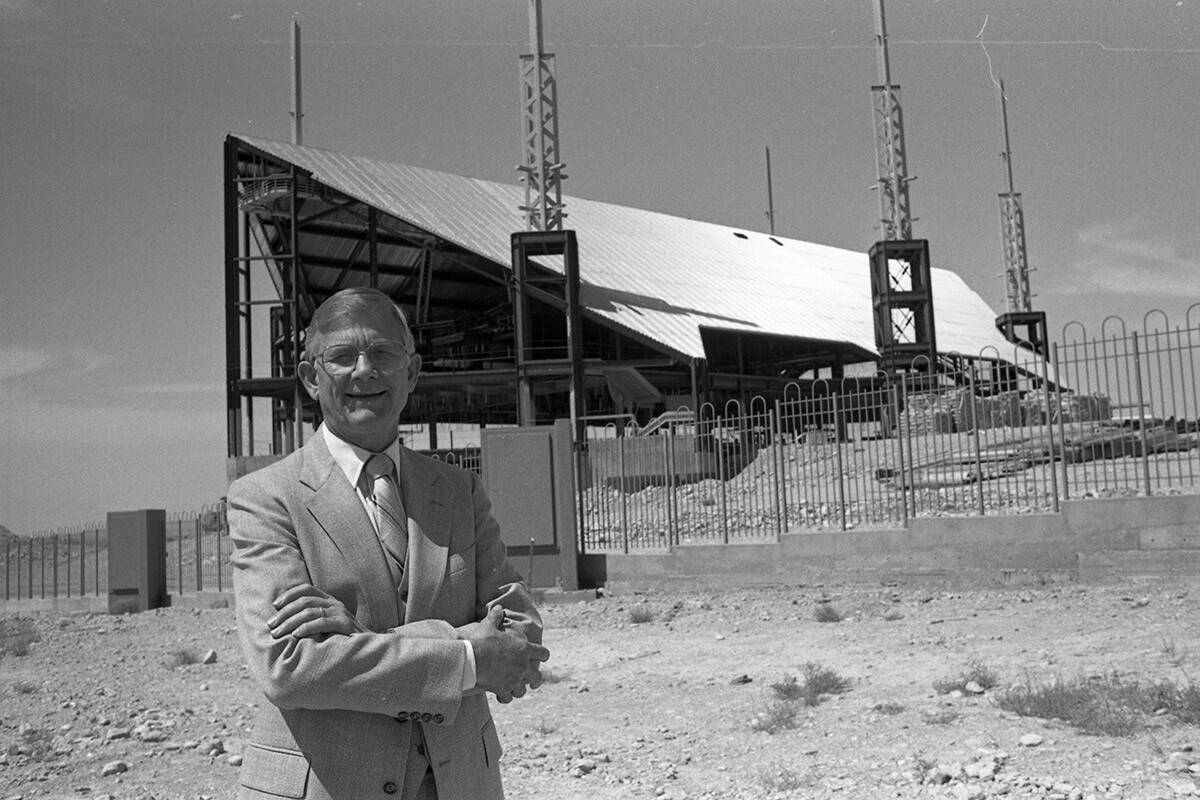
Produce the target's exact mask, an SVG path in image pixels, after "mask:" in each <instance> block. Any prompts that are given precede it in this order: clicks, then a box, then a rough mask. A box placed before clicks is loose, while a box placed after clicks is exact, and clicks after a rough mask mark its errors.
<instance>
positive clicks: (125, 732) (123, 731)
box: [104, 728, 133, 741]
mask: <svg viewBox="0 0 1200 800" xmlns="http://www.w3.org/2000/svg"><path fill="white" fill-rule="evenodd" d="M132 735H133V732H132V731H130V730H129V728H109V729H108V730H107V731H105V732H104V738H105V739H108V740H109V741H111V740H113V739H128V738H129V737H130V736H132Z"/></svg>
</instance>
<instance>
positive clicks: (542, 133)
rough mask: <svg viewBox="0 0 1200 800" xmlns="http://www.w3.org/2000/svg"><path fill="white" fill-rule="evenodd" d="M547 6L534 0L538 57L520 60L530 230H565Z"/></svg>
mask: <svg viewBox="0 0 1200 800" xmlns="http://www.w3.org/2000/svg"><path fill="white" fill-rule="evenodd" d="M542 41H543V40H542V0H529V43H530V48H531V49H532V50H533V53H532V54H530V55H524V56H521V140H522V142H521V143H522V146H523V147H524V150H525V153H524V160H523V161H522V163H521V165H520V166H518V167H517V169H518V170H520V171H521V172H523V173H524V176H523V178H522V180H524V182H525V204H524V205H523V206H521V207H520V210H521V211H522V212H523V213H524V215H525V229H526V230H530V231H552V230H562V223H563V217H565V216H566V212H564V211H563V202H562V181H563V179H564V178H566V177H567V176H566V175H564V174H563V172H562V170H563V167H564V165H563V163H562V161H561V159H560V158H559V155H558V83H557V81H555V79H554V54H553V53H546V52H544V48H543V43H542Z"/></svg>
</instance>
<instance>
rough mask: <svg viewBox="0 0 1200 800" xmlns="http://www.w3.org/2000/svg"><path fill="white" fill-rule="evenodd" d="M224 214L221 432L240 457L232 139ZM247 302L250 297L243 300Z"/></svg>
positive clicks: (228, 145) (229, 450) (228, 148)
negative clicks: (224, 433)
mask: <svg viewBox="0 0 1200 800" xmlns="http://www.w3.org/2000/svg"><path fill="white" fill-rule="evenodd" d="M224 155H225V173H224V184H223V188H224V214H225V221H224V222H225V429H226V454H227V455H228V456H229V457H230V458H234V457H236V456H240V455H241V454H242V423H241V418H242V412H241V409H242V404H241V400H240V398H239V395H238V390H237V382H238V378H240V377H241V367H240V365H239V363H238V362H239V360H240V357H241V353H240V351H241V347H240V345H241V343H240V342H239V341H238V321H239V320H238V313H239V308H240V306H239V304H238V301H239V300H240V298H239V296H238V278H239V275H238V270H239V269H240V267H241V264H240V262H239V260H238V241H239V238H238V213H239V212H238V154H237V145H236V144H235V143H234V140H233V137H232V136H229V137H226V139H225V153H224ZM246 299H247V300H249V299H250V298H249V297H247V298H246Z"/></svg>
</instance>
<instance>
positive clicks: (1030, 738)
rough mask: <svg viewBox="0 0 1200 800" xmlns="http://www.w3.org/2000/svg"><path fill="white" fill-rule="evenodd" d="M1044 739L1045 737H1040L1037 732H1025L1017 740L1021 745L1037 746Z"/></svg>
mask: <svg viewBox="0 0 1200 800" xmlns="http://www.w3.org/2000/svg"><path fill="white" fill-rule="evenodd" d="M1044 741H1045V739H1043V738H1042V737H1041V734H1037V733H1027V734H1025V735H1024V736H1022V737H1021V738H1020V739H1019V740H1018V742H1019V743H1020V745H1021V747H1037V746H1038V745H1039V744H1041V743H1042V742H1044Z"/></svg>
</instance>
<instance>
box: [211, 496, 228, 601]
mask: <svg viewBox="0 0 1200 800" xmlns="http://www.w3.org/2000/svg"><path fill="white" fill-rule="evenodd" d="M219 513H220V512H219V511H214V512H213V514H219ZM216 520H217V524H216V526H215V527H216V537H217V546H216V551H217V591H218V592H223V591H225V583H224V582H225V578H224V576H223V575H222V574H221V573H223V572H224V571H225V560H224V559H223V558H221V518H220V517H217V518H216Z"/></svg>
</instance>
